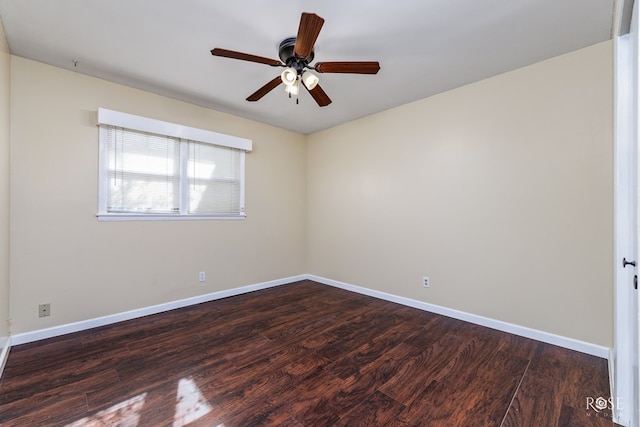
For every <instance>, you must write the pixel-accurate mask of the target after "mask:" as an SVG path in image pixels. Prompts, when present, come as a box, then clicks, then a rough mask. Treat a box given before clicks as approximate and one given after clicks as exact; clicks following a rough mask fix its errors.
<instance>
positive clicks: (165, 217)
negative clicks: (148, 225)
mask: <svg viewBox="0 0 640 427" xmlns="http://www.w3.org/2000/svg"><path fill="white" fill-rule="evenodd" d="M96 216H97V217H98V221H211V220H232V221H234V220H243V219H245V218H246V215H245V214H242V215H234V216H224V215H178V214H177V215H171V214H132V213H108V214H97V215H96Z"/></svg>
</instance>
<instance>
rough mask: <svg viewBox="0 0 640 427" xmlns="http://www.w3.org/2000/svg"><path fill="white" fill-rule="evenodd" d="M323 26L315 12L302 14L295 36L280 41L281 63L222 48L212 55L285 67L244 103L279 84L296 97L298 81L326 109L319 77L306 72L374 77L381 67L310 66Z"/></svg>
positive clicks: (352, 64) (375, 64)
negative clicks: (369, 75)
mask: <svg viewBox="0 0 640 427" xmlns="http://www.w3.org/2000/svg"><path fill="white" fill-rule="evenodd" d="M323 25H324V19H323V18H321V17H319V16H318V15H316V14H315V13H306V12H303V13H302V16H301V17H300V25H299V26H298V35H297V36H296V37H289V38H286V39H284V40H282V41H281V42H280V46H279V49H278V56H279V57H280V61H278V60H275V59H270V58H264V57H261V56H256V55H251V54H248V53H243V52H236V51H233V50H227V49H221V48H215V49H212V50H211V54H212V55H214V56H222V57H225V58H231V59H239V60H242V61H249V62H256V63H259V64H266V65H270V66H272V67H286V68H285V70H284V71H283V72H282V73H281V74H280V76H279V77H276V78H274V79H273V80H271V81H269V82H268V83H267V84H265V85H264V86H262V87H261V88H260V89H258V90H257V91H255V92H254V93H252V94H251V95H249V97H247V101H251V102H255V101H258V100H260V99H261V98H262V97H263V96H265V95H266V94H267V93H269V92H271V91H272V90H273V89H275V88H276V87H278V86H279V85H280V83H284V84H285V91H286V92H287V93H288V94H289V97H291V96H292V95H293V96H297V95H298V93H299V91H300V82H302V85H303V86H304V87H305V88H306V89H307V91H308V92H309V93H310V94H311V96H312V97H313V99H314V100H315V101H316V103H317V104H318V105H319V106H320V107H325V106H327V105H329V104H331V99H330V98H329V96H328V95H327V94H326V93H325V91H324V90H323V89H322V88H321V87H320V85H319V84H318V83H319V81H320V79H319V78H318V76H316V75H315V74H313V73H312V72H310V71H309V70H315V71H317V72H319V73H347V74H377V73H378V71H379V70H380V64H379V63H378V62H376V61H366V62H364V61H360V62H357V61H355V62H354V61H341V62H318V63H316V65H315V66H313V65H310V64H311V62H312V61H313V59H314V57H315V52H314V50H313V47H314V45H315V43H316V40H317V38H318V35H319V34H320V30H321V29H322V26H323ZM296 103H297V100H296Z"/></svg>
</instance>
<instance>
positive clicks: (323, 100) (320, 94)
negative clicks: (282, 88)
mask: <svg viewBox="0 0 640 427" xmlns="http://www.w3.org/2000/svg"><path fill="white" fill-rule="evenodd" d="M302 85H303V86H304V88H305V89H307V90H308V91H309V93H310V94H311V96H312V97H313V99H315V100H316V102H317V103H318V105H319V106H320V107H326V106H327V105H329V104H331V98H329V96H328V95H327V94H326V92H325V91H324V90H322V88H321V87H320V85H316V87H314V88H313V89H311V90H309V88H307V86H306V85H305V84H304V82H302Z"/></svg>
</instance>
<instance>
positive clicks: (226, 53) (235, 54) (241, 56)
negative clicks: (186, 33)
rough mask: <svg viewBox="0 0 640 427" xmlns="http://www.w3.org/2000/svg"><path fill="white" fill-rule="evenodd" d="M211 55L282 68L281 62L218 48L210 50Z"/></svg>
mask: <svg viewBox="0 0 640 427" xmlns="http://www.w3.org/2000/svg"><path fill="white" fill-rule="evenodd" d="M211 54H212V55H213V56H223V57H225V58H232V59H240V60H242V61H249V62H257V63H259V64H267V65H271V66H272V67H277V66H283V64H282V62H280V61H278V60H276V59H270V58H265V57H263V56H256V55H251V54H248V53H243V52H236V51H234V50H227V49H220V48H219V47H217V48H215V49H212V50H211Z"/></svg>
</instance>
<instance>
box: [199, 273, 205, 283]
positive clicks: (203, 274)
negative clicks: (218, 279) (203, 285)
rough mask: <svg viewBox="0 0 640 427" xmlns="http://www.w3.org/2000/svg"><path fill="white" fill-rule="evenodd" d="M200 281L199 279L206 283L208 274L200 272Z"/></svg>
mask: <svg viewBox="0 0 640 427" xmlns="http://www.w3.org/2000/svg"><path fill="white" fill-rule="evenodd" d="M198 279H199V280H200V281H201V282H204V281H205V280H207V274H206V273H205V272H204V271H201V272H200V275H198Z"/></svg>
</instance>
